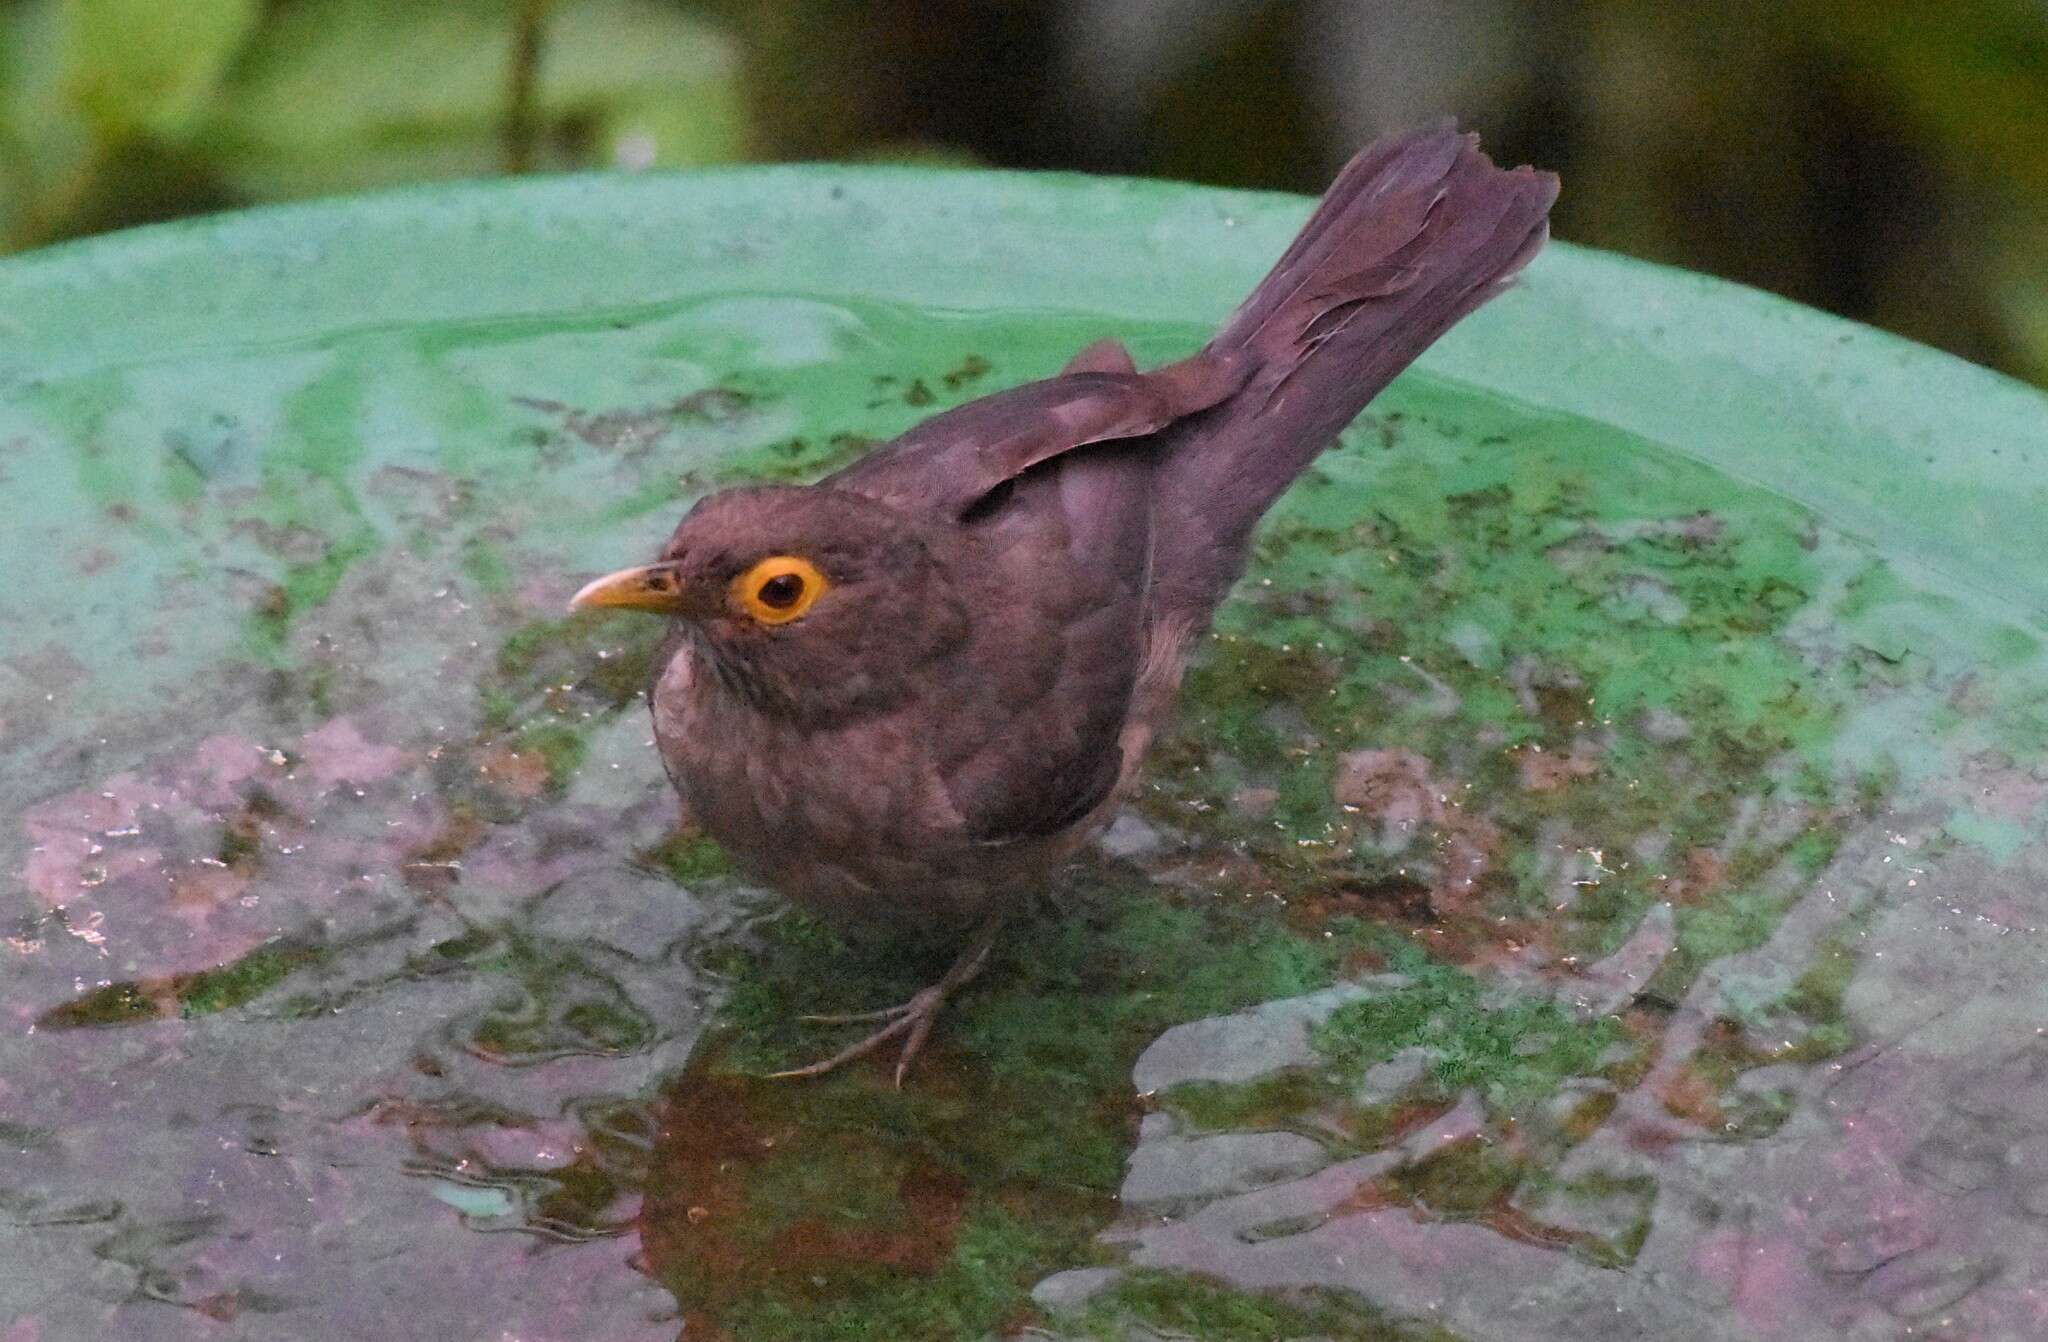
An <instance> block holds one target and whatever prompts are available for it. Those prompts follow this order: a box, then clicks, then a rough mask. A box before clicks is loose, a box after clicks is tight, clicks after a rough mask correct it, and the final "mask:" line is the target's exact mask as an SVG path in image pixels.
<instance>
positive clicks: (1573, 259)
mask: <svg viewBox="0 0 2048 1342" xmlns="http://www.w3.org/2000/svg"><path fill="white" fill-rule="evenodd" d="M1567 189H1569V184H1567ZM1309 204H1310V202H1309V201H1308V200H1307V199H1305V198H1303V197H1298V196H1292V195H1285V194H1278V193H1271V192H1250V191H1236V190H1224V189H1220V188H1213V187H1201V186H1190V185H1185V184H1181V183H1176V182H1168V181H1154V180H1144V179H1132V178H1114V177H1096V176H1083V175H1078V174H1064V173H1020V172H1000V171H984V170H959V169H930V168H906V167H887V166H838V165H797V166H767V167H739V168H725V169H711V170H699V171H691V172H675V173H650V174H645V175H621V174H584V175H571V176H558V177H544V178H526V179H507V180H495V181H483V182H468V183H456V184H437V185H429V186H420V187H414V188H409V189H404V190H398V191H392V192H387V193H382V194H376V195H368V196H362V197H353V198H344V199H334V200H319V201H309V202H302V203H294V204H286V205H276V206H269V207H265V208H259V209H253V210H247V211H242V212H237V213H231V214H223V215H213V216H206V217H201V218H197V219H191V220H183V221H179V222H175V223H170V224H162V225H156V226H152V227H147V228H140V229H133V230H128V231H125V232H121V233H115V234H109V235H105V236H102V237H97V238H91V239H86V240H82V241H78V242H72V243H66V244H61V245H59V246H55V247H50V248H46V249H43V250H41V251H38V252H33V253H28V254H24V255H21V256H17V257H13V258H9V259H6V260H0V336H4V337H5V338H4V339H0V391H4V390H5V389H6V388H7V387H8V386H9V385H10V384H14V383H18V382H21V381H24V380H28V379H34V378H36V377H38V376H42V375H46V374H50V373H53V372H59V371H62V370H64V369H67V368H77V367H89V366H100V367H106V366H110V365H112V366H118V365H127V364H135V363H147V362H149V361H150V360H152V359H153V358H155V357H157V356H159V355H161V354H165V353H168V352H171V351H176V352H177V353H179V354H180V355H189V354H191V353H193V352H195V351H205V350H209V349H220V348H247V347H251V346H261V345H287V346H288V345H292V344H295V343H299V342H306V341H312V340H317V339H319V338H320V337H322V336H324V335H329V334H332V333H334V332H335V331H336V330H337V329H351V328H353V329H362V328H371V327H379V326H385V325H395V324H402V323H413V322H440V321H476V320H487V319H500V320H508V321H516V320H518V319H519V318H521V317H522V316H527V315H537V314H541V313H559V312H561V311H563V310H565V309H567V310H579V311H587V312H604V311H617V312H620V313H630V312H631V311H633V310H635V309H641V308H646V307H649V306H655V305H660V304H665V303H672V302H675V301H677V300H681V299H687V298H690V297H693V296H702V295H706V294H716V293H739V294H743V293H749V292H762V291H775V292H789V291H792V290H798V291H802V292H804V293H807V294H810V295H814V296H818V297H824V298H831V297H835V296H845V297H862V298H868V299H879V300H883V301H889V302H900V303H904V304H911V305H916V306H919V307H924V308H938V309H956V310H961V311H986V310H990V309H1017V308H1020V307H1022V308H1030V307H1033V306H1037V305H1040V304H1043V305H1045V306H1047V307H1057V308H1058V309H1060V310H1062V311H1064V312H1067V313H1070V314H1072V313H1077V312H1079V313H1088V312H1098V311H1099V312H1100V313H1101V314H1102V316H1103V318H1104V322H1105V327H1106V328H1107V329H1113V327H1114V323H1115V321H1116V320H1117V319H1119V318H1123V319H1129V320H1145V321H1159V320H1173V321H1188V322H1196V323H1210V322H1214V321H1216V320H1217V319H1219V318H1221V317H1222V316H1223V315H1224V314H1225V313H1226V312H1227V311H1228V308H1229V304H1230V303H1231V301H1232V300H1233V299H1234V298H1236V297H1237V296H1239V295H1241V294H1243V293H1245V292H1247V291H1248V290H1249V288H1250V287H1251V285H1252V284H1253V283H1254V282H1255V281H1256V280H1257V279H1258V277H1259V276H1260V275H1261V274H1262V273H1263V272H1264V270H1265V268H1266V267H1267V266H1268V265H1269V264H1270V263H1271V261H1272V259H1273V258H1274V257H1275V256H1276V255H1277V254H1278V253H1279V252H1280V251H1281V249H1282V248H1283V247H1284V246H1285V244H1286V242H1287V240H1288V239H1289V238H1290V237H1291V236H1292V234H1293V233H1294V231H1295V230H1296V229H1297V228H1298V227H1299V225H1300V223H1301V221H1302V219H1303V217H1304V216H1305V214H1306V212H1307V210H1308V208H1309ZM166 294H174V295H186V296H200V297H197V298H192V297H188V298H187V299H185V300H184V301H177V302H165V301H164V296H165V295H166ZM339 313H347V314H349V320H348V323H347V325H346V326H345V327H340V328H337V324H336V315H337V314H339ZM1418 366H1419V367H1420V368H1421V369H1423V370H1425V371H1427V372H1428V373H1430V374H1433V375H1435V376H1438V377H1444V378H1450V379H1454V380H1457V381H1459V382H1462V383H1464V384H1466V385H1468V386H1469V387H1472V388H1476V389H1479V390H1483V391H1486V392H1489V393H1492V394H1496V395H1499V396H1503V397H1508V398H1511V399H1513V400H1515V401H1517V402H1520V403H1522V404H1524V405H1527V406H1530V407H1533V408H1536V409H1542V410H1555V411H1557V412H1560V413H1563V414H1569V415H1574V416H1581V417H1585V418H1590V419H1594V420H1598V421H1600V422H1604V423H1607V424H1611V425H1613V426H1615V427H1618V428H1622V429H1625V430H1628V431H1630V432H1633V433H1637V434H1640V435H1642V436H1644V437H1646V438H1649V439H1651V440H1653V441H1655V442H1657V443H1659V444H1662V445H1664V446H1666V447H1669V448H1672V449H1674V450H1676V451H1679V452H1681V453H1683V454H1685V455H1689V456H1692V457H1694V458H1696V459H1699V460H1701V461H1703V462H1705V463H1707V464H1709V465H1711V466H1713V467H1715V468H1716V469H1719V470H1721V471H1724V472H1726V473H1727V474H1729V475H1732V476H1735V477H1737V478H1740V479H1744V480H1747V481H1750V482H1753V483H1756V484H1761V485H1763V486H1766V487H1768V488H1770V489H1773V490H1776V491H1778V492H1780V493H1783V494H1785V495H1787V496H1789V497H1792V498H1794V499H1796V500H1798V501H1799V502H1801V503H1804V504H1806V505H1807V506H1809V507H1811V508H1813V509H1814V510H1815V511H1817V512H1819V513H1820V514H1822V515H1823V516H1825V517H1827V518H1828V519H1830V520H1831V521H1833V522H1835V523H1837V524H1839V525H1841V526H1843V527H1844V528H1846V529H1847V530H1849V531H1851V532H1854V533H1858V534H1862V535H1865V536H1877V535H1882V536H1883V537H1884V538H1885V540H1886V545H1887V548H1888V550H1889V551H1890V552H1891V553H1892V554H1893V555H1894V557H1903V558H1905V559H1907V560H1908V561H1909V562H1914V561H1916V562H1917V566H1918V567H1920V568H1922V569H1923V570H1924V572H1923V573H1922V575H1921V576H1922V577H1923V578H1925V579H1928V580H1931V581H1934V582H1936V583H1937V584H1938V585H1943V586H1959V587H1962V588H1965V589H1969V590H1971V591H1973V592H1975V593H1976V594H1977V595H1978V596H1980V597H1990V598H1992V599H1995V600H1998V601H2000V602H2002V603H2007V604H2010V605H2012V606H2015V607H2017V608H2018V609H2019V611H2020V612H2022V613H2023V614H2024V615H2025V617H2026V618H2027V619H2028V620H2029V621H2030V622H2032V623H2034V624H2037V625H2038V624H2041V623H2043V622H2044V621H2048V528H2044V527H2042V526H2040V525H2039V519H2040V518H2041V517H2042V516H2044V515H2048V431H2044V428H2048V394H2044V393H2043V392H2041V391H2039V390H2036V389H2034V388H2032V387H2029V386H2027V385H2025V384H2023V383H2020V382H2018V381H2016V380H2013V379H2010V378H2007V377H2004V376H2001V375H1999V374H1997V373H1993V372H1991V371H1989V370H1987V369H1984V368H1980V367H1978V366H1976V365H1973V364H1970V363H1967V362H1965V361H1963V360H1960V359H1957V358H1954V357H1952V356H1949V355H1946V354H1943V353H1941V352H1939V351H1936V350H1932V349H1928V348H1926V347H1924V346H1920V345H1916V344H1914V343H1912V342H1910V341H1907V340H1903V339H1900V338H1898V337H1895V336H1891V335H1888V334H1886V333H1884V332H1880V331H1877V330H1874V329H1872V328H1869V327H1866V326H1861V325H1858V324H1856V323H1853V322H1848V321H1844V320H1841V319H1839V318H1836V317H1832V316H1829V315H1827V314H1825V313H1821V312H1817V311H1815V310H1813V309H1810V308H1806V307H1803V306H1801V305H1799V304H1796V303H1793V302H1790V301H1787V300H1785V299H1781V298H1778V297H1775V296H1773V295H1770V294H1766V293H1763V292H1760V291H1758V290H1754V289H1750V288H1746V287H1744V286H1741V285H1737V284H1732V283H1729V282H1726V281H1721V280H1716V279H1712V278H1709V277H1707V276H1703V275H1697V274H1693V273H1690V272H1686V271H1680V270H1675V269H1671V268H1668V267H1663V266H1658V265H1653V264H1650V263H1647V262H1642V261H1636V260H1632V259H1628V258H1624V257H1620V256H1616V255H1612V254H1608V253H1603V252H1600V251H1596V250H1593V249H1590V248H1585V247H1577V246H1573V245H1570V244H1568V243H1561V242H1560V243H1553V244H1552V245H1551V246H1550V247H1549V248H1548V249H1547V250H1546V251H1545V252H1544V253H1543V255H1542V256H1541V257H1540V258H1539V259H1538V261H1537V262H1536V264H1534V265H1533V266H1531V267H1530V268H1529V270H1528V271H1527V272H1526V274H1525V275H1524V277H1523V279H1522V281H1521V283H1520V284H1519V285H1518V287H1517V288H1516V290H1515V291H1514V292H1512V293H1510V294H1509V295H1507V296H1506V297H1505V298H1503V299H1502V300H1500V301H1499V302H1497V303H1495V304H1493V305H1491V306H1489V307H1488V308H1487V309H1486V310H1485V312H1483V313H1481V314H1480V315H1479V316H1477V317H1475V318H1474V319H1472V320H1470V321H1467V322H1465V323H1463V324H1461V325H1460V326H1459V327H1458V328H1457V329H1456V330H1455V331H1453V332H1452V333H1451V334H1450V335H1449V336H1448V337H1446V338H1445V339H1444V340H1442V341H1441V342H1440V343H1438V344H1437V345H1436V346H1435V347H1434V348H1433V349H1431V350H1430V351H1429V352H1428V353H1427V354H1426V355H1424V356H1423V358H1422V360H1421V361H1420V363H1419V365H1418Z"/></svg>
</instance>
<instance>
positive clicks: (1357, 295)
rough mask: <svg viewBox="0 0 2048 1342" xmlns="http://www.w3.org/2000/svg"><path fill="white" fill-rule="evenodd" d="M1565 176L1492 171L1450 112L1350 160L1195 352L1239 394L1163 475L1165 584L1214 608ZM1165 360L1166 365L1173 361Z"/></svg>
mask: <svg viewBox="0 0 2048 1342" xmlns="http://www.w3.org/2000/svg"><path fill="white" fill-rule="evenodd" d="M1556 198H1557V178H1556V177H1554V176H1553V175H1551V174H1549V173H1544V172H1536V171H1534V170H1532V169H1529V168H1517V169H1514V170H1513V171H1505V170H1502V169H1500V168H1496V167H1495V166H1494V165H1493V163H1492V161H1491V160H1489V159H1488V158H1487V157H1486V155H1484V154H1483V153H1481V152H1480V151H1479V148H1478V137H1477V136H1473V135H1462V134H1460V133H1459V132H1458V131H1457V129H1456V127H1455V126H1454V125H1453V124H1452V123H1450V122H1448V121H1446V122H1443V123H1440V124H1438V125H1436V126H1432V127H1430V128H1428V129H1426V130H1419V131H1413V132H1409V133H1406V134H1402V135H1396V136H1389V137H1387V138H1385V139H1382V140H1379V141H1377V142H1375V143H1373V144H1372V145H1369V146H1367V147H1366V148H1365V149H1364V150H1363V151H1361V152H1360V153H1359V155H1358V156H1357V157H1356V158H1354V159H1352V160H1351V162H1350V163H1349V164H1347V165H1346V166H1345V168H1344V171H1343V172H1342V173H1340V174H1339V175H1338V177H1337V180H1336V181H1335V182H1334V183H1332V184H1331V186H1330V189H1329V191H1328V192H1326V193H1325V194H1324V196H1323V199H1322V203H1321V204H1320V205H1318V206H1317V207H1316V210H1315V213H1314V214H1312V215H1310V216H1309V220H1308V223H1307V224H1306V225H1305V226H1304V227H1303V228H1302V231H1301V233H1300V235H1299V236H1298V237H1296V238H1295V240H1294V242H1293V244H1292V245H1290V246H1289V247H1288V249H1287V251H1286V252H1285V254H1283V255H1282V256H1281V258H1280V260H1279V262H1278V263H1277V264H1276V265H1275V266H1274V267H1273V270H1272V273H1270V274H1269V275H1267V276H1266V278H1265V279H1264V280H1262V281H1261V282H1260V283H1259V286H1258V288H1256V289H1254V290H1253V291H1252V293H1251V296H1250V297H1249V298H1247V299H1245V301H1244V304H1243V306H1241V307H1239V308H1238V310H1237V311H1236V312H1235V313H1233V314H1231V316H1230V318H1229V320H1227V321H1225V322H1224V324H1223V326H1222V328H1221V329H1220V330H1218V331H1217V333H1216V336H1215V338H1214V339H1213V340H1211V341H1210V342H1209V345H1208V347H1207V348H1206V349H1205V351H1204V352H1203V355H1200V356H1197V359H1198V360H1200V359H1204V358H1210V359H1218V360H1222V361H1225V362H1227V363H1230V364H1234V365H1238V366H1239V368H1240V369H1242V370H1243V372H1242V374H1241V375H1242V376H1243V377H1244V378H1245V381H1244V383H1243V386H1242V388H1241V390H1240V391H1239V392H1238V393H1237V394H1236V395H1234V396H1231V397H1229V398H1228V399H1226V400H1224V401H1223V402H1222V403H1220V404H1218V405H1217V406H1215V407H1214V408H1213V409H1211V410H1209V411H1207V412H1204V413H1203V414H1200V415H1198V416H1195V417H1193V418H1192V419H1191V420H1189V421H1187V422H1186V423H1185V424H1184V426H1183V427H1182V429H1181V431H1180V432H1181V434H1182V435H1184V436H1183V437H1182V438H1181V441H1179V442H1177V443H1175V445H1174V447H1173V449H1172V450H1171V451H1170V452H1169V453H1167V454H1165V456H1164V457H1163V459H1162V460H1161V461H1160V463H1159V466H1158V473H1157V475H1156V476H1155V485H1154V499H1155V503H1156V506H1157V508H1158V513H1157V514H1155V516H1156V519H1157V520H1156V526H1157V528H1158V531H1157V534H1158V536H1159V538H1160V540H1159V541H1158V542H1156V543H1155V544H1156V545H1157V546H1159V547H1160V548H1157V549H1155V558H1154V569H1153V572H1154V576H1155V591H1156V592H1157V593H1158V595H1159V597H1160V599H1161V602H1162V605H1163V609H1162V611H1161V613H1162V614H1165V613H1169V612H1178V613H1185V614H1188V615H1194V616H1196V618H1198V619H1199V618H1203V617H1205V616H1206V614H1207V607H1208V605H1209V604H1210V603H1212V602H1214V601H1215V600H1216V599H1217V598H1218V597H1219V596H1220V595H1221V593H1222V591H1223V589H1224V588H1225V587H1226V586H1228V584H1229V583H1230V582H1232V581H1233V580H1234V579H1235V578H1236V577H1237V574H1238V572H1239V571H1240V569H1241V568H1242V566H1243V562H1244V552H1245V547H1246V545H1247V544H1248V542H1249V539H1250V536H1251V532H1252V528H1253V527H1254V526H1256V525H1257V523H1258V520H1259V518H1260V517H1262V516H1263V515H1264V514H1265V512H1266V510H1267V509H1268V508H1270V507H1271V506H1272V505H1273V502H1274V501H1275V500H1276V499H1278V498H1279V496H1280V494H1281V492H1282V491H1284V490H1285V489H1286V488H1287V486H1288V485H1289V484H1290V483H1291V482H1292V481H1293V480H1294V478H1295V477H1296V476H1298V475H1299V474H1301V472H1302V471H1303V470H1304V469H1306V468H1307V466H1308V464H1309V462H1311V461H1312V460H1314V459H1315V457H1316V455H1317V454H1318V453H1320V452H1321V451H1322V450H1323V449H1324V448H1325V447H1327V446H1329V444H1330V442H1331V440H1332V439H1333V438H1335V437H1336V435H1337V433H1338V431H1339V430H1341V429H1342V428H1343V427H1344V426H1345V425H1346V424H1348V423H1349V422H1350V421H1351V420H1352V419H1353V418H1354V417H1355V416H1356V415H1357V414H1358V412H1359V411H1361V410H1363V409H1364V408H1365V405H1366V403H1367V402H1368V401H1370V400H1372V398H1373V397H1374V396H1377V395H1378V394H1379V392H1380V390H1381V389H1382V388H1384V387H1385V386H1386V385H1387V384H1388V383H1389V382H1391V381H1393V379H1394V377H1395V375H1396V374H1398V373H1399V372H1400V371H1401V370H1402V369H1404V368H1406V367H1407V366H1408V365H1409V363H1411V362H1412V361H1413V360H1414V359H1415V358H1416V356H1417V355H1419V354H1421V353H1422V351H1423V350H1425V349H1427V348H1429V346H1430V345H1431V344H1433V343H1434V342H1435V341H1436V339H1437V337H1439V336H1441V335H1442V334H1443V333H1444V332H1445V331H1448V330H1449V329H1450V328H1451V326H1452V325H1453V324H1454V323H1456V322H1457V321H1458V319H1459V318H1461V317H1463V316H1465V314H1467V313H1469V312H1471V311H1472V310H1473V309H1474V308H1477V307H1478V306H1479V305H1480V304H1482V303H1484V302H1486V301H1487V300H1488V299H1490V298H1492V297H1493V296H1494V295H1495V294H1498V293H1500V292H1501V291H1502V290H1503V289H1505V288H1507V287H1508V285H1509V284H1510V283H1512V282H1513V280H1514V278H1515V276H1516V275H1517V274H1518V273H1519V272H1520V271H1521V269H1522V267H1524V266H1526V265H1527V264H1528V263H1529V261H1530V260H1531V258H1533V257H1534V256H1535V255H1536V253H1537V251H1538V250H1539V249H1541V247H1542V246H1543V243H1544V240H1545V239H1546V238H1547V237H1548V235H1549V213H1550V206H1551V202H1552V201H1554V200H1555V199H1556ZM1162 371H1163V370H1162Z"/></svg>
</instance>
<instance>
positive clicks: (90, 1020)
mask: <svg viewBox="0 0 2048 1342" xmlns="http://www.w3.org/2000/svg"><path fill="white" fill-rule="evenodd" d="M328 954H329V952H328V950H327V949H326V948H324V947H319V946H310V945H272V946H259V947H258V948H256V949H255V950H253V951H251V952H249V953H248V954H247V955H244V956H242V957H241V958H240V959H238V960H235V961H233V962H231V963H229V964H225V965H222V966H220V967H219V968H217V969H203V970H198V971H195V972H193V973H187V974H172V975H168V976H166V977H165V978H163V979H159V980H149V981H138V980H124V981H121V982H117V983H109V984H106V985H104V986H102V987H99V988H95V989H94V990H92V991H91V992H88V993H86V994H85V995H83V996H81V997H78V998H76V999H74V1000H72V1001H69V1002H66V1003H63V1004H62V1005H60V1006H57V1007H53V1008H51V1009H50V1010H49V1011H46V1012H44V1013H43V1015H42V1016H41V1017H40V1018H39V1019H38V1020H37V1022H36V1023H37V1024H38V1025H40V1026H43V1027H45V1028H49V1029H60V1030H61V1029H78V1028H81V1027H92V1026H104V1025H135V1024H140V1023H142V1022H145V1021H152V1020H161V1019H163V1018H164V1017H165V1016H166V1015H177V1016H181V1017H186V1018H191V1017H196V1016H210V1015H212V1014H214V1013H215V1012H220V1011H230V1010H233V1009H234V1008H236V1007H240V1006H245V1005H247V1004H248V1003H250V1002H253V1001H255V1000H256V999H257V998H259V997H261V996H263V995H264V994H265V993H268V992H270V991H271V990H272V989H274V988H276V987H277V986H278V985H279V984H280V983H282V982H284V981H285V980H286V979H287V978H289V977H290V976H291V975H292V974H293V973H294V972H295V971H297V970H300V969H303V968H307V967H309V966H311V965H316V964H319V963H320V962H321V961H323V960H325V959H326V958H327V957H328Z"/></svg>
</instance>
